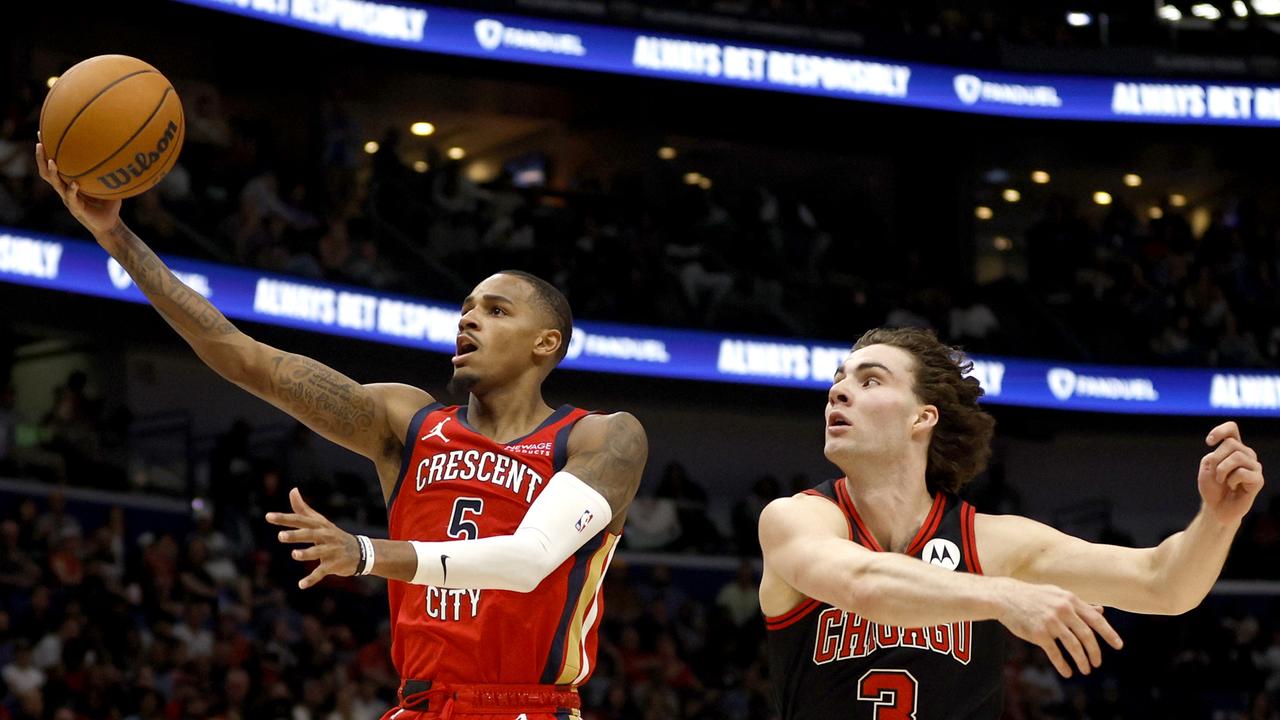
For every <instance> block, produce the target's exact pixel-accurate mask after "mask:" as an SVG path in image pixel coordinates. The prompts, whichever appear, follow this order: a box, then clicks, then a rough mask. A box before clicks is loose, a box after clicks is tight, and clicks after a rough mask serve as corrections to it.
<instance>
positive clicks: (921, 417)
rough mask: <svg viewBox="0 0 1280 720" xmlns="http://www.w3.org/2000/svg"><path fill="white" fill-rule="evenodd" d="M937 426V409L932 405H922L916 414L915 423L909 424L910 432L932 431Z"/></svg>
mask: <svg viewBox="0 0 1280 720" xmlns="http://www.w3.org/2000/svg"><path fill="white" fill-rule="evenodd" d="M937 424H938V408H937V407H935V406H933V405H922V406H921V407H920V410H919V411H918V412H917V413H916V419H915V422H913V423H912V424H911V429H912V430H932V429H933V427H934V426H935V425H937Z"/></svg>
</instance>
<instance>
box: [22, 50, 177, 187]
mask: <svg viewBox="0 0 1280 720" xmlns="http://www.w3.org/2000/svg"><path fill="white" fill-rule="evenodd" d="M147 74H155V75H160V72H159V71H157V70H154V69H151V70H135V71H133V72H131V73H129V74H127V75H124V76H122V77H119V78H116V79H115V80H112V81H111V82H110V83H108V84H107V86H106V87H104V88H102V89H101V90H99V91H98V92H97V93H95V94H94V96H93V97H91V98H89V101H88V102H86V103H85V104H84V105H82V106H80V109H79V110H77V111H76V114H75V115H72V116H71V120H70V121H69V122H67V125H66V127H64V128H63V129H62V136H61V137H59V138H58V145H57V146H56V147H55V148H54V149H53V155H52V157H53V161H54V162H55V163H56V162H58V152H59V151H61V150H62V141H63V140H65V139H66V138H67V135H69V134H71V128H73V127H75V124H76V121H77V120H79V119H80V116H81V115H83V114H84V111H85V110H88V109H89V106H90V105H93V104H94V103H95V102H97V101H98V98H101V97H102V96H103V95H106V94H107V91H108V90H110V89H111V88H113V87H115V86H117V85H119V84H120V83H122V82H124V81H125V80H128V79H129V78H131V77H136V76H138V75H147ZM161 77H164V76H163V75H162V76H161ZM166 82H168V81H167V80H166ZM57 87H58V83H54V84H53V89H51V90H50V91H49V95H50V96H52V95H53V90H56V89H57ZM172 88H173V86H170V89H172ZM48 102H49V98H48V97H46V98H45V104H48ZM42 113H43V109H42ZM144 127H145V123H144ZM116 152H119V151H118V150H117V151H116ZM108 159H110V156H108ZM104 162H105V161H104ZM76 177H80V176H79V175H77V176H76Z"/></svg>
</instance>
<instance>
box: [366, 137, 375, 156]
mask: <svg viewBox="0 0 1280 720" xmlns="http://www.w3.org/2000/svg"><path fill="white" fill-rule="evenodd" d="M364 151H365V152H367V153H369V154H370V155H372V154H374V153H376V152H378V141H377V140H370V141H369V142H367V143H365V144H364Z"/></svg>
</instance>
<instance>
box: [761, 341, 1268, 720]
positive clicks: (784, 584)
mask: <svg viewBox="0 0 1280 720" xmlns="http://www.w3.org/2000/svg"><path fill="white" fill-rule="evenodd" d="M969 368H970V365H969V364H968V363H967V361H965V360H964V359H963V356H962V355H961V354H960V353H959V352H958V351H957V350H955V349H954V348H951V347H948V346H946V345H944V344H942V343H940V342H939V341H938V340H937V338H936V337H934V336H933V334H932V333H931V332H927V331H922V330H916V329H903V330H885V329H878V330H871V331H869V332H867V333H866V334H864V335H863V336H862V337H861V338H860V339H859V340H858V342H857V344H856V345H854V348H853V352H852V354H850V355H849V357H848V358H847V359H846V360H845V362H844V365H843V366H842V367H841V368H840V370H839V371H838V372H837V373H836V375H835V380H834V382H833V383H832V386H831V390H830V391H829V393H828V400H827V416H826V418H827V428H826V447H825V454H826V456H827V458H828V459H829V460H831V461H832V462H833V463H835V464H836V465H837V466H839V468H840V469H841V470H842V471H843V472H844V473H845V477H843V478H840V479H839V480H833V481H829V482H827V483H824V484H822V485H819V486H818V487H817V488H814V489H813V490H810V491H808V492H806V493H802V494H799V495H795V496H793V497H789V498H783V499H779V500H776V501H774V502H773V503H771V504H770V505H769V506H768V507H766V508H765V510H764V512H763V514H762V515H761V517H760V543H761V546H762V547H763V549H764V561H765V566H764V575H763V578H762V579H761V582H760V604H761V608H762V610H763V611H764V613H765V615H766V617H767V620H768V628H769V632H768V645H769V660H770V666H771V667H770V669H771V674H772V677H773V683H774V692H775V694H776V699H777V701H778V704H779V708H780V710H781V713H782V717H783V718H784V719H785V720H809V719H811V718H812V719H815V720H816V719H818V718H822V719H824V720H825V719H827V718H849V719H851V720H852V719H854V718H875V719H877V720H894V719H906V718H919V719H920V720H931V719H932V718H998V717H1000V715H1001V709H1002V686H1003V673H1002V670H1001V667H1002V664H1003V660H1004V657H1003V637H1004V630H1005V629H1007V630H1008V631H1009V632H1012V633H1013V634H1014V635H1017V636H1018V637H1020V638H1022V639H1024V640H1027V641H1029V642H1032V643H1035V644H1036V645H1038V646H1040V647H1041V648H1043V649H1044V652H1045V653H1047V654H1048V656H1049V658H1050V660H1051V661H1052V662H1053V665H1054V667H1056V668H1057V669H1058V671H1059V672H1060V673H1061V674H1062V675H1063V676H1066V677H1069V676H1070V675H1071V674H1072V669H1071V665H1070V663H1069V661H1068V658H1070V660H1071V661H1074V663H1075V665H1076V666H1077V667H1078V668H1079V671H1080V672H1082V673H1085V674H1088V673H1089V671H1090V669H1091V668H1094V667H1097V666H1098V664H1099V663H1100V661H1101V648H1100V646H1099V643H1098V638H1099V637H1101V638H1102V639H1103V640H1105V641H1106V642H1107V643H1108V644H1109V645H1111V646H1113V647H1115V648H1119V647H1120V646H1121V641H1120V637H1119V636H1118V635H1117V634H1116V632H1115V630H1113V629H1112V628H1111V626H1110V625H1109V624H1108V623H1107V621H1106V620H1105V619H1104V618H1103V616H1102V612H1101V606H1111V607H1116V608H1120V609H1123V610H1127V611H1130V612H1137V613H1149V614H1158V615H1174V614H1179V613H1183V612H1186V611H1188V610H1190V609H1192V608H1194V607H1195V606H1196V605H1198V604H1199V603H1200V601H1201V600H1202V599H1203V598H1204V596H1205V595H1206V594H1207V593H1208V592H1209V589H1210V588H1211V587H1212V586H1213V583H1214V581H1215V580H1216V579H1217V577H1218V573H1219V572H1220V571H1221V569H1222V564H1223V562H1224V561H1225V559H1226V556H1227V549H1228V548H1229V547H1230V545H1231V541H1232V538H1233V537H1234V535H1235V532H1236V530H1237V528H1239V526H1240V522H1241V519H1242V518H1243V517H1244V515H1245V514H1246V513H1247V512H1248V511H1249V508H1250V507H1251V506H1252V504H1253V501H1254V498H1255V497H1257V495H1258V492H1259V491H1260V490H1261V489H1262V485H1263V476H1262V465H1261V464H1260V463H1259V462H1258V458H1257V455H1256V453H1254V451H1253V450H1252V449H1251V448H1249V447H1248V446H1247V445H1245V444H1244V443H1243V442H1242V441H1241V439H1240V431H1239V429H1238V428H1237V427H1236V424H1235V423H1233V422H1228V423H1224V424H1222V425H1219V426H1218V427H1215V428H1214V429H1213V430H1212V431H1210V432H1209V435H1208V437H1207V438H1206V443H1207V444H1208V445H1209V446H1210V447H1212V450H1211V451H1210V452H1209V454H1207V455H1205V456H1204V459H1203V460H1202V461H1201V463H1200V468H1199V478H1198V483H1199V490H1200V496H1201V498H1202V501H1203V502H1202V505H1201V510H1200V512H1199V514H1198V515H1196V517H1195V519H1194V520H1192V522H1191V524H1190V525H1188V526H1187V528H1186V530H1184V531H1182V532H1179V533H1177V534H1175V535H1173V536H1171V537H1169V538H1168V539H1166V540H1165V541H1164V542H1162V543H1160V545H1158V546H1157V547H1153V548H1142V549H1131V548H1123V547H1116V546H1111V545H1100V544H1094V543H1089V542H1085V541H1083V540H1080V539H1078V538H1075V537H1071V536H1069V535H1065V534H1063V533H1060V532H1058V531H1057V530H1054V529H1053V528H1051V527H1048V526H1046V525H1043V524H1041V523H1038V522H1035V521H1034V520H1029V519H1027V518H1023V517H1017V516H1014V515H985V514H979V513H975V512H974V510H973V508H972V507H971V506H969V505H968V504H966V503H963V502H961V501H960V500H959V499H958V498H957V497H956V496H955V493H956V492H957V491H958V490H959V489H960V487H961V486H963V485H964V484H965V483H966V482H968V481H969V480H971V479H972V478H973V477H974V476H975V475H977V474H978V473H979V472H980V471H981V470H982V469H983V467H984V466H985V465H986V462H987V459H988V457H989V455H990V449H989V444H990V440H991V435H992V430H993V428H994V424H995V423H994V420H993V419H992V418H991V417H990V416H989V415H987V414H986V413H984V412H983V411H982V410H981V409H979V407H978V404H977V401H978V398H979V397H980V396H981V395H982V390H981V388H979V386H978V381H977V380H974V379H972V378H966V377H964V374H965V373H966V372H967V371H968V370H969ZM1001 625H1003V626H1004V628H1003V629H1002V628H1001V627H1000V626H1001ZM1064 650H1065V655H1064V652H1063V651H1064Z"/></svg>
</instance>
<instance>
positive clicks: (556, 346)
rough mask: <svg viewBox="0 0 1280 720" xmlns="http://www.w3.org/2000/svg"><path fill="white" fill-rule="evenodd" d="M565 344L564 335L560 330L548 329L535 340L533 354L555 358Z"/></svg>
mask: <svg viewBox="0 0 1280 720" xmlns="http://www.w3.org/2000/svg"><path fill="white" fill-rule="evenodd" d="M563 343H564V335H562V334H561V333H560V331H559V330H556V329H554V328H547V329H546V330H543V331H542V332H540V333H538V337H537V338H535V339H534V341H533V352H534V354H535V355H540V356H546V357H555V354H556V353H557V352H559V351H560V346H561V345H562V344H563Z"/></svg>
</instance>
